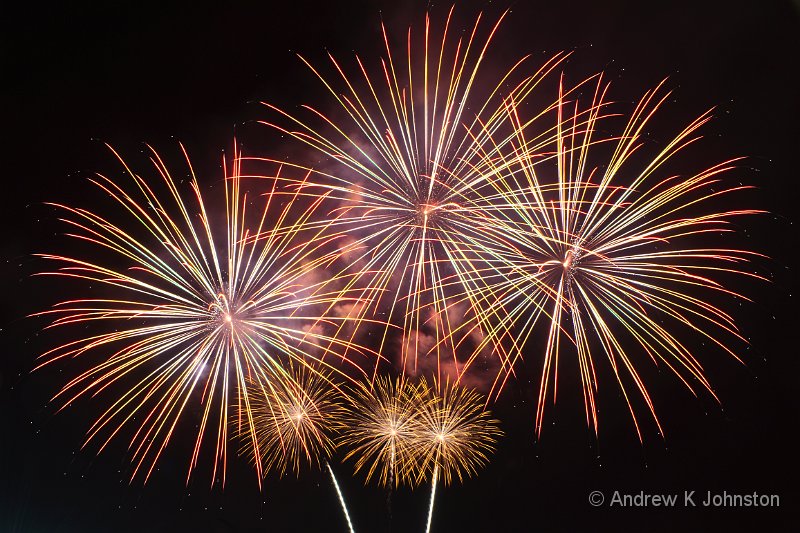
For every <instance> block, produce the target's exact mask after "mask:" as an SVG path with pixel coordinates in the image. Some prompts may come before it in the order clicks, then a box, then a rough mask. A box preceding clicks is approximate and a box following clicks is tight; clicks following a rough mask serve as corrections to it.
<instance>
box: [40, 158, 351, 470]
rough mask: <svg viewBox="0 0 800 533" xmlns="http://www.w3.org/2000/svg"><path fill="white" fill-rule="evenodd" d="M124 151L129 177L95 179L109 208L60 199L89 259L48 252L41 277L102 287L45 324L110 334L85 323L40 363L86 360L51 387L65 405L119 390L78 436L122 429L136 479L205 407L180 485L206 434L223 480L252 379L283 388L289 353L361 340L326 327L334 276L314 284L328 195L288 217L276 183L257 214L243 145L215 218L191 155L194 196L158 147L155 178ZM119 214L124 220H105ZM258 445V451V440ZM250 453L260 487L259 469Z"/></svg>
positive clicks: (244, 422) (328, 237)
mask: <svg viewBox="0 0 800 533" xmlns="http://www.w3.org/2000/svg"><path fill="white" fill-rule="evenodd" d="M115 155H116V152H115ZM184 155H186V154H185V151H184ZM117 157H119V156H117ZM120 161H121V162H122V164H123V165H124V167H125V171H126V174H127V178H126V179H128V185H120V184H118V181H119V180H113V179H110V178H107V177H105V176H102V175H100V176H98V177H97V178H96V179H93V180H91V181H92V182H93V183H94V184H95V185H97V186H98V187H99V188H100V189H101V190H102V191H103V192H104V193H105V194H107V195H108V197H109V198H110V200H111V205H112V206H115V209H116V213H114V212H113V210H109V213H110V214H111V215H112V216H111V218H107V217H105V216H104V215H102V214H100V213H96V212H93V211H90V210H87V209H82V208H76V207H68V206H61V205H59V206H58V207H59V208H60V209H62V210H63V211H64V212H65V213H66V216H65V217H64V218H63V219H62V220H63V221H64V222H65V223H66V224H68V225H69V226H70V227H71V228H72V233H70V234H69V235H70V236H71V237H73V238H74V239H77V240H79V241H80V242H82V243H84V244H85V245H86V247H87V249H88V250H90V251H91V252H90V253H91V254H92V255H91V256H89V257H90V258H89V259H83V258H81V256H80V255H75V256H62V255H42V257H44V258H46V259H49V260H53V261H55V262H56V263H58V264H59V265H60V266H59V268H58V269H57V270H56V271H54V272H48V273H45V274H44V275H53V276H58V277H61V278H71V279H77V280H82V281H84V282H88V283H91V284H93V286H99V287H100V288H101V289H102V290H104V291H105V292H106V293H107V294H108V295H107V296H106V295H99V293H98V292H97V289H95V288H93V287H90V288H89V290H90V291H92V292H94V294H98V297H96V298H85V299H84V298H82V299H72V300H65V301H63V302H61V303H59V304H56V305H55V306H54V307H53V309H51V310H49V311H45V312H42V313H39V315H45V316H53V317H55V318H54V319H53V322H52V323H51V324H50V326H48V327H49V328H53V327H58V328H64V327H67V326H73V328H75V327H87V326H91V328H92V330H93V329H94V328H95V327H97V328H105V332H99V333H96V334H95V333H89V334H87V333H80V335H87V336H80V337H78V338H77V339H76V340H72V341H70V342H67V343H65V344H63V345H61V346H58V347H56V348H54V349H52V350H50V351H48V352H47V353H45V354H43V355H42V356H41V360H42V362H41V363H40V364H39V366H38V367H37V368H39V367H41V366H44V365H48V364H52V363H54V362H56V361H68V360H72V359H80V360H85V361H86V364H88V365H89V368H88V370H85V371H83V372H81V373H80V374H79V375H77V376H76V377H75V378H73V379H72V380H71V381H69V382H68V383H67V384H66V385H65V386H64V387H63V388H62V390H61V391H60V392H59V393H58V394H57V395H56V396H55V397H54V399H56V398H57V399H59V400H61V401H62V407H61V409H63V408H65V407H66V406H69V405H70V404H71V403H72V402H73V401H75V400H77V399H79V398H87V397H95V396H97V395H100V394H108V395H113V394H116V396H109V398H110V400H111V402H110V403H111V405H110V407H108V408H107V409H106V410H105V411H104V412H103V413H102V414H101V415H100V416H99V417H98V418H97V420H96V421H95V422H94V424H93V425H92V426H91V428H90V429H89V431H88V433H87V438H86V442H85V443H84V446H85V445H86V444H88V443H89V442H90V441H94V440H98V439H99V440H101V444H100V447H99V450H103V449H104V448H105V447H106V446H107V445H108V443H109V442H110V441H111V440H112V439H114V438H115V437H117V436H118V435H119V434H120V433H121V432H122V430H123V428H124V427H126V426H127V427H128V428H130V430H131V431H132V432H133V436H132V437H131V439H130V442H129V450H130V452H131V453H132V462H133V472H132V474H131V479H134V478H135V477H136V476H137V474H139V473H140V472H142V473H143V475H144V480H145V482H146V481H147V479H148V478H149V476H150V475H151V473H152V471H153V468H154V467H155V465H156V463H157V461H158V459H159V457H160V456H161V454H162V452H163V450H164V449H165V447H166V446H167V444H168V443H169V441H170V439H171V438H172V437H173V435H174V433H175V432H176V430H178V423H179V421H180V420H185V419H186V418H187V417H189V415H190V413H192V412H194V411H193V410H194V409H198V408H199V409H200V412H199V413H198V415H199V422H198V429H197V435H196V440H195V445H194V450H193V452H192V455H191V461H190V463H189V469H188V473H187V483H188V480H189V478H190V476H191V474H192V471H193V469H194V468H195V467H196V466H197V464H198V460H199V457H200V452H201V447H202V444H203V442H204V441H205V440H207V433H209V432H212V433H215V435H214V438H213V440H214V441H215V446H214V447H215V453H214V461H213V466H214V467H213V474H212V481H211V483H212V485H213V483H214V482H215V481H216V480H217V478H218V477H220V478H221V481H222V483H223V485H224V483H225V472H226V464H227V444H226V443H227V440H228V436H229V433H230V429H229V427H228V426H229V413H230V412H231V410H232V409H233V407H234V404H235V406H236V412H237V413H239V417H238V419H237V420H236V422H235V424H236V425H238V426H239V428H240V429H241V427H242V426H248V428H249V430H250V434H251V435H255V431H254V426H253V413H252V411H251V400H252V394H251V389H248V387H247V386H246V385H247V381H248V380H249V381H250V382H251V383H252V384H255V385H254V386H257V387H258V388H259V389H261V391H262V392H263V391H268V390H272V389H273V388H274V387H276V386H281V387H283V388H287V387H289V386H290V382H291V380H292V376H291V375H290V374H289V373H288V372H287V370H286V367H285V365H286V363H287V361H289V360H294V361H296V364H298V365H304V364H307V363H306V362H305V361H306V359H307V358H309V357H311V358H314V357H319V355H314V354H320V353H321V354H323V355H324V354H326V353H329V352H333V351H337V352H338V351H343V350H344V348H347V349H355V348H356V347H354V346H352V345H350V344H349V343H347V342H346V341H342V340H339V339H336V338H335V337H333V336H332V335H329V334H326V333H325V331H324V330H325V327H324V326H325V325H326V324H329V323H330V324H331V329H336V327H337V326H336V323H337V321H340V320H342V319H341V318H336V317H330V318H323V317H322V316H320V315H319V312H318V311H317V310H318V309H324V308H326V307H328V306H330V304H331V303H332V302H336V301H342V297H343V296H344V297H345V298H346V294H345V293H343V292H342V291H341V289H336V290H333V289H331V288H329V287H328V280H323V281H313V282H310V283H309V282H308V280H309V279H314V277H315V276H317V272H318V270H320V269H324V267H325V266H326V265H328V264H330V263H331V262H332V261H334V260H335V259H336V257H337V256H338V255H337V253H336V252H329V251H327V252H326V251H325V250H326V249H328V248H330V247H331V244H332V243H334V242H335V241H336V239H337V238H338V237H337V234H336V233H335V232H330V231H325V228H321V229H320V230H319V231H316V232H307V231H305V230H301V229H300V228H301V226H302V225H303V224H304V223H305V222H307V221H308V219H309V218H310V217H311V216H312V215H313V213H314V211H315V209H317V208H318V206H319V204H320V202H322V200H323V198H319V199H318V201H317V202H314V203H312V204H310V205H309V206H308V207H307V209H305V211H303V212H299V213H298V212H293V213H292V215H291V216H289V206H290V205H291V203H292V202H288V203H287V205H286V207H284V208H280V209H276V207H277V206H273V205H272V204H277V203H278V201H277V200H275V198H276V197H277V196H278V195H277V193H276V188H277V184H273V187H272V190H271V191H270V193H268V194H266V195H265V201H264V209H263V211H261V212H258V211H256V212H255V213H254V214H253V215H251V213H250V212H249V209H250V205H251V203H250V202H249V201H248V197H247V194H245V193H243V192H242V191H241V189H240V163H241V157H240V156H239V154H235V156H234V160H233V166H232V168H231V171H232V172H231V175H230V176H228V169H227V167H226V169H225V174H226V180H225V199H226V215H225V218H224V219H223V220H221V223H220V225H219V226H214V225H213V223H212V221H211V220H210V217H209V216H208V212H207V207H206V203H205V201H204V198H203V195H202V194H201V191H200V187H199V184H198V182H197V179H196V178H195V176H194V171H193V170H192V169H191V164H189V170H190V172H191V179H190V186H191V190H192V191H193V193H194V200H195V202H196V204H195V205H194V206H192V205H191V204H190V203H189V202H188V201H187V200H184V198H183V196H182V194H183V193H182V190H181V186H180V185H179V183H178V182H176V181H175V180H174V179H173V177H172V176H171V175H170V173H169V171H168V169H167V167H166V165H165V164H164V163H163V162H162V160H161V159H160V158H159V156H158V154H156V152H155V151H152V155H151V161H152V163H153V165H154V167H155V169H156V170H157V173H158V178H157V179H155V180H148V179H145V178H142V177H140V176H139V175H137V174H135V173H134V172H133V171H132V170H131V169H130V168H129V167H128V166H127V165H125V163H124V161H122V159H121V158H120ZM187 163H188V156H187ZM268 213H272V214H271V215H268ZM268 217H274V218H275V222H274V224H273V223H272V222H268ZM116 218H119V220H121V221H122V222H119V223H117V222H112V220H114V219H116ZM251 218H253V219H254V220H255V221H256V222H255V223H253V224H251V223H250V219H251ZM217 228H222V229H224V238H222V239H219V238H218V231H215V229H217ZM270 230H271V231H270ZM104 254H105V255H106V256H107V257H104ZM92 258H94V259H92ZM84 290H86V289H84ZM352 301H355V300H354V299H353V300H352ZM251 388H252V385H251ZM252 446H254V447H255V448H256V450H257V447H258V442H257V441H256V440H255V439H253V441H252ZM255 455H256V461H255V462H256V470H257V471H258V474H259V476H258V478H259V483H260V480H261V474H262V471H263V465H262V464H261V459H260V454H259V453H256V454H255Z"/></svg>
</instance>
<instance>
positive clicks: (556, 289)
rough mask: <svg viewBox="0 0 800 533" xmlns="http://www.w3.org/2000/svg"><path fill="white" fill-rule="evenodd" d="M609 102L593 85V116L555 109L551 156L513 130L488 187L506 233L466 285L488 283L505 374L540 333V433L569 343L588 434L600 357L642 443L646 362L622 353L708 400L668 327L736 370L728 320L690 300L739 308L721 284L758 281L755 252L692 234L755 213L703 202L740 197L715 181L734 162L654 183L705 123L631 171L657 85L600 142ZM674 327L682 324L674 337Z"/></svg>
mask: <svg viewBox="0 0 800 533" xmlns="http://www.w3.org/2000/svg"><path fill="white" fill-rule="evenodd" d="M606 91H607V86H606V85H603V83H602V78H598V81H597V87H596V90H595V91H594V97H593V100H592V104H591V106H590V107H589V108H588V109H581V108H580V106H579V104H578V102H577V101H576V102H574V103H572V104H569V103H567V102H566V100H565V99H564V98H563V97H562V98H560V99H559V105H558V106H557V120H556V123H557V125H558V134H557V136H556V139H555V143H554V146H553V147H552V148H551V150H549V151H547V150H544V151H542V150H538V151H537V153H536V154H534V153H532V152H530V151H529V150H527V149H526V148H525V147H526V145H527V144H528V141H527V140H526V139H525V132H524V131H523V130H521V129H517V132H518V139H517V140H516V141H515V146H516V147H517V149H516V152H517V153H516V155H515V156H514V159H515V162H512V161H508V160H504V161H499V162H498V164H499V165H502V166H503V167H504V168H505V169H507V171H506V172H504V173H503V179H499V180H495V181H494V182H493V185H494V186H496V187H498V191H499V193H498V194H500V195H502V196H503V197H505V198H506V202H505V207H504V208H501V209H498V210H497V211H495V214H496V215H497V216H498V218H501V219H503V220H504V222H503V224H504V225H505V228H504V229H503V230H501V231H500V232H498V238H497V239H495V240H494V242H493V245H492V246H491V247H487V248H486V249H485V250H483V253H482V258H483V260H484V264H485V265H487V266H486V267H485V268H484V269H483V270H481V271H479V272H478V273H477V274H476V276H475V281H476V283H483V287H482V289H481V290H480V291H478V292H480V294H481V297H480V298H479V302H480V303H479V305H482V306H484V307H486V308H488V309H494V310H495V312H494V313H493V316H492V317H491V319H492V320H493V321H494V326H492V327H491V328H489V327H487V328H486V330H487V331H486V336H487V337H495V339H494V342H500V340H499V339H500V338H502V339H504V340H505V341H507V342H510V343H511V344H513V345H514V348H513V351H514V352H515V355H514V359H513V360H512V361H511V362H512V364H511V365H510V367H513V363H515V362H516V360H517V359H519V358H520V357H521V349H522V347H523V346H525V345H527V344H528V341H529V340H530V338H531V336H532V335H533V332H534V330H535V326H536V325H537V322H538V321H539V319H544V320H546V321H548V322H549V323H548V325H547V330H548V332H547V342H546V348H545V354H544V364H543V368H542V375H541V383H540V392H539V398H538V408H537V415H536V428H537V434H540V433H541V429H542V420H543V417H544V409H545V404H546V402H547V401H548V398H550V397H551V396H552V400H553V401H555V399H556V392H557V388H556V384H557V380H558V362H559V356H560V355H563V354H562V352H563V351H564V350H565V348H564V346H565V345H566V346H570V347H574V348H575V350H576V352H577V358H578V362H579V368H580V378H581V383H582V389H583V395H584V403H585V408H586V420H587V424H588V425H589V426H590V427H592V428H593V429H594V431H595V432H597V431H598V419H597V406H596V398H595V395H596V392H597V387H598V375H597V365H598V355H599V354H602V355H604V356H605V357H606V358H607V360H608V362H609V364H610V366H611V368H612V370H613V372H614V375H615V378H616V380H617V383H618V385H619V387H620V388H621V391H622V393H623V395H624V397H625V399H626V402H627V404H628V407H629V410H630V413H631V416H632V418H633V422H634V425H635V427H636V431H637V433H638V434H639V438H640V439H641V437H642V435H641V430H640V427H639V422H638V420H637V417H636V413H635V409H634V401H633V398H632V397H631V395H630V390H629V388H630V387H629V385H627V384H626V381H630V382H632V383H633V386H634V389H635V390H636V391H638V393H639V395H640V396H641V398H642V400H643V401H644V402H645V403H646V405H647V407H648V410H649V412H650V413H651V415H652V417H653V419H654V421H655V423H656V425H657V426H658V428H659V431H660V430H661V426H660V423H659V421H658V418H657V416H656V413H655V407H654V405H653V401H652V399H651V397H650V394H649V393H648V391H647V388H646V385H645V383H644V380H643V378H642V377H641V375H640V373H639V370H638V367H639V366H640V365H641V364H642V363H640V362H638V361H637V351H636V350H633V349H631V348H630V347H628V345H629V344H631V343H633V344H634V345H638V347H639V349H640V350H639V351H638V353H643V354H646V355H647V356H648V357H649V359H650V360H651V361H652V362H653V363H654V364H659V363H661V364H664V365H666V366H667V368H669V369H670V370H671V371H672V372H673V373H674V374H675V375H676V376H677V377H678V378H679V379H680V380H681V381H682V382H683V384H684V385H685V386H686V387H687V388H689V390H690V391H691V392H692V393H693V394H695V395H696V394H697V389H698V387H700V388H702V389H705V390H707V391H708V392H709V393H711V395H712V396H714V398H716V395H715V394H714V391H713V389H712V387H711V385H710V383H709V382H708V380H707V378H706V376H705V374H704V371H703V367H702V365H701V363H700V362H699V361H698V360H697V359H696V358H695V356H694V355H693V354H692V352H691V350H690V348H689V347H688V346H686V345H685V344H684V343H682V341H680V340H679V339H678V337H677V330H680V329H689V330H692V331H694V332H696V333H698V334H699V335H700V336H701V337H702V338H704V339H707V340H709V341H711V342H712V343H713V344H715V345H717V346H719V347H721V348H722V350H724V351H725V352H727V353H729V354H730V355H731V356H733V357H735V358H736V359H738V357H737V356H736V354H735V353H734V352H733V350H732V349H731V348H730V347H729V346H728V343H727V342H726V341H724V340H723V338H722V337H724V336H726V335H727V336H728V337H729V338H733V339H734V340H736V339H738V340H742V341H743V340H744V339H742V337H741V335H740V334H739V333H738V330H737V328H736V326H735V324H734V321H733V319H732V317H731V316H730V315H729V314H728V313H726V312H725V311H723V310H722V309H720V308H718V307H716V306H715V305H714V304H713V303H712V300H706V299H703V297H702V296H698V295H693V294H690V291H692V292H693V293H694V294H698V293H706V294H708V295H710V296H713V295H714V294H719V295H723V296H726V295H727V296H732V297H735V298H744V297H743V296H741V295H739V294H737V293H735V292H734V291H732V290H731V289H729V288H727V287H726V286H725V285H724V283H723V282H722V281H721V279H722V276H724V275H726V274H733V275H743V276H751V277H755V278H760V276H758V275H757V274H753V273H751V272H748V271H746V270H744V269H743V267H742V266H740V265H742V264H745V263H747V262H748V261H749V260H750V259H752V258H753V257H755V256H758V255H759V254H755V253H754V252H750V251H747V250H737V249H727V248H717V247H706V246H705V245H703V244H702V242H698V237H700V238H702V237H703V236H705V238H706V239H708V238H711V236H712V235H714V234H719V233H727V232H731V231H734V230H733V229H732V226H731V221H732V219H734V218H736V217H740V216H743V215H750V214H755V213H758V212H759V211H756V210H751V209H745V210H719V209H717V208H715V207H714V205H713V204H712V201H714V200H716V199H718V198H720V197H722V196H728V195H730V194H731V193H734V192H736V191H740V190H742V189H746V188H747V187H745V186H729V185H725V184H724V182H722V178H721V176H720V175H721V174H722V173H724V172H726V171H729V170H730V169H732V168H734V166H735V162H736V160H730V161H725V162H723V163H720V164H717V165H714V166H712V167H710V168H708V169H706V170H704V171H702V172H700V173H698V174H695V175H692V176H689V177H685V178H681V177H667V178H659V177H658V176H659V175H663V168H662V167H663V166H664V165H665V164H666V163H667V162H668V161H670V160H671V159H673V158H674V157H675V156H676V155H677V154H679V153H680V152H681V150H683V149H684V148H685V147H686V146H688V145H690V144H692V143H693V142H695V141H696V140H697V139H698V138H699V137H698V136H697V130H698V129H699V128H700V127H701V126H702V125H704V124H705V123H706V122H707V121H708V120H709V117H710V114H709V113H705V114H703V115H701V116H700V117H699V118H698V119H697V120H695V121H693V122H692V123H690V124H689V125H688V126H687V127H686V128H685V129H684V130H683V131H681V132H680V133H679V134H678V135H677V136H676V137H675V138H674V139H673V140H672V141H670V142H669V143H667V145H666V146H665V147H664V148H663V149H662V150H661V151H660V152H659V153H657V154H656V155H655V157H653V158H652V159H650V160H648V161H647V162H646V163H645V164H644V168H643V169H642V170H639V171H633V170H632V168H631V167H632V163H630V162H629V160H630V159H631V156H632V155H633V154H634V153H636V152H637V151H639V148H640V147H641V146H642V144H643V142H642V137H643V135H644V131H645V126H646V125H647V124H648V122H649V121H650V119H651V118H652V116H653V114H654V113H655V112H656V110H657V109H658V108H659V107H660V106H661V105H662V104H663V102H664V101H665V100H666V98H667V97H668V96H669V93H668V92H665V91H663V90H662V89H661V86H659V87H658V88H656V89H655V90H652V91H649V92H648V93H646V94H645V96H644V97H643V98H642V100H641V101H640V102H639V104H638V106H637V107H636V109H635V111H634V112H633V114H632V115H631V117H630V119H629V120H628V123H627V125H626V126H625V128H624V130H623V132H622V134H621V135H620V136H619V137H616V138H611V139H600V140H596V139H595V131H596V128H597V123H598V121H599V120H600V119H601V118H604V117H602V116H601V113H603V111H602V110H603V109H604V108H605V107H606V105H607V103H606V101H605V94H606ZM570 105H571V109H572V111H571V110H570ZM508 110H509V115H510V116H511V117H513V119H514V120H519V119H518V118H517V112H518V108H517V107H516V106H514V105H509V107H508ZM600 144H604V145H606V146H610V147H611V152H612V153H611V157H610V159H609V160H608V162H607V163H605V164H604V165H603V166H600V165H597V164H595V165H596V166H593V163H592V162H591V161H592V158H593V156H594V152H595V151H596V150H599V148H598V147H597V146H598V145H600ZM553 167H555V168H553ZM548 176H554V178H555V179H548ZM717 277H719V278H720V279H715V278H717ZM761 279H763V278H761ZM664 321H668V322H670V325H666V324H664ZM672 325H674V326H677V330H675V331H676V332H675V333H674V332H673V329H672V328H671V326H672ZM623 333H625V334H627V335H623ZM512 336H514V337H516V338H514V339H512V338H511V337H512ZM592 337H595V338H594V339H593V338H592ZM624 337H627V340H625V339H624ZM563 340H566V341H567V342H566V343H564V342H562V341H563ZM506 370H507V369H506ZM507 377H508V372H506V374H505V376H503V375H499V376H498V380H497V381H496V382H495V392H496V393H498V394H499V391H500V390H502V388H503V385H504V383H505V380H506V379H507Z"/></svg>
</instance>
